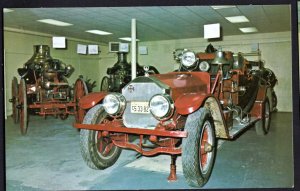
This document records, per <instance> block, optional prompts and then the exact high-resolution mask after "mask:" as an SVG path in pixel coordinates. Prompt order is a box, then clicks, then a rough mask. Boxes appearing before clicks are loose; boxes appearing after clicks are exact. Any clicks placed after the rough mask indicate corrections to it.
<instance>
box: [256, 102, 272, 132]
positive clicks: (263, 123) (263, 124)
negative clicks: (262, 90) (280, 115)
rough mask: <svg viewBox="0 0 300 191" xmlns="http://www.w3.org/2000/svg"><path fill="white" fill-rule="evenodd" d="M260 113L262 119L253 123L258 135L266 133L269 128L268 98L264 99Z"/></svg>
mask: <svg viewBox="0 0 300 191" xmlns="http://www.w3.org/2000/svg"><path fill="white" fill-rule="evenodd" d="M262 115H263V116H262V119H261V120H260V121H258V122H256V123H255V130H256V133H257V134H258V135H266V134H267V133H268V132H269V130H270V122H271V112H270V104H269V100H268V99H266V100H265V103H264V108H263V114H262Z"/></svg>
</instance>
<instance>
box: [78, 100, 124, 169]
mask: <svg viewBox="0 0 300 191" xmlns="http://www.w3.org/2000/svg"><path fill="white" fill-rule="evenodd" d="M106 117H107V113H106V112H105V110H104V108H103V106H102V105H101V104H98V105H96V106H94V107H93V108H92V109H90V110H89V111H88V112H87V114H86V115H85V117H84V119H83V124H99V123H101V122H102V121H103V120H104V119H105V118H106ZM97 133H98V131H93V130H87V129H81V130H80V150H81V155H82V158H83V159H84V161H85V162H86V164H87V165H88V166H89V167H90V168H92V169H105V168H108V167H110V166H112V165H113V164H114V163H115V162H116V161H117V160H118V158H119V156H120V154H121V152H122V149H121V148H119V147H117V146H115V145H113V146H112V148H111V150H110V152H109V155H108V156H104V155H102V154H101V153H100V152H98V146H97V140H96V136H97ZM108 139H109V138H108ZM111 144H112V143H111Z"/></svg>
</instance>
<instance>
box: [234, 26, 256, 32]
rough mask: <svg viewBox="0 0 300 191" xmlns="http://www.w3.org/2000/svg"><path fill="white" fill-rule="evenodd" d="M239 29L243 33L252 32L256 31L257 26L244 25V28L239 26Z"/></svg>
mask: <svg viewBox="0 0 300 191" xmlns="http://www.w3.org/2000/svg"><path fill="white" fill-rule="evenodd" d="M239 29H240V31H242V32H243V33H252V32H257V31H258V30H257V28H255V27H246V28H239Z"/></svg>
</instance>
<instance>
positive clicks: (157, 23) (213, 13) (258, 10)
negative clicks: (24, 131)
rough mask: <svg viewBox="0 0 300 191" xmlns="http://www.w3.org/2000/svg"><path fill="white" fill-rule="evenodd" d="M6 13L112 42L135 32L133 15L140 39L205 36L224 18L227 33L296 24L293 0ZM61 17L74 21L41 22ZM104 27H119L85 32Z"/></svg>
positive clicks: (31, 26)
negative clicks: (286, 1)
mask: <svg viewBox="0 0 300 191" xmlns="http://www.w3.org/2000/svg"><path fill="white" fill-rule="evenodd" d="M10 9H12V10H14V11H12V12H8V13H4V16H3V19H4V22H3V24H4V27H9V28H15V29H18V30H29V31H35V32H41V33H47V34H51V35H56V36H66V37H72V38H78V39H84V40H90V41H97V42H104V43H108V42H110V41H120V40H119V39H118V38H120V37H130V31H131V19H132V18H135V19H136V21H137V38H138V39H140V41H157V40H170V39H183V38H202V37H203V33H204V31H203V25H205V24H212V23H220V25H221V27H222V33H223V35H224V36H228V35H241V34H244V33H242V32H241V31H240V30H239V28H241V27H256V28H257V30H258V32H257V33H272V32H281V31H290V30H291V13H290V5H240V6H235V7H233V8H226V9H213V8H212V7H211V6H163V7H99V8H98V7H84V8H83V7H81V8H15V9H14V8H10ZM239 15H244V16H246V17H247V18H248V20H249V22H246V23H230V22H229V21H228V20H226V19H225V17H228V16H239ZM39 19H55V20H59V21H64V22H68V23H71V24H73V25H72V26H65V27H60V26H54V25H49V24H45V23H40V22H37V20H39ZM92 29H98V30H103V31H107V32H111V33H113V34H112V35H105V36H99V35H96V34H90V33H87V32H85V31H86V30H92Z"/></svg>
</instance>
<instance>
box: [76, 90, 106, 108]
mask: <svg viewBox="0 0 300 191" xmlns="http://www.w3.org/2000/svg"><path fill="white" fill-rule="evenodd" d="M107 94H108V93H107V92H92V93H89V94H88V95H86V96H83V97H82V98H81V99H80V100H79V107H80V108H82V109H90V108H92V107H94V106H95V105H97V104H98V103H99V102H100V101H102V100H103V98H104V97H105V96H106V95H107Z"/></svg>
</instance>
